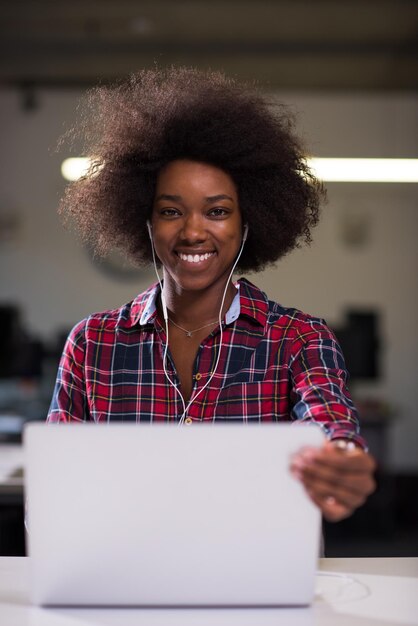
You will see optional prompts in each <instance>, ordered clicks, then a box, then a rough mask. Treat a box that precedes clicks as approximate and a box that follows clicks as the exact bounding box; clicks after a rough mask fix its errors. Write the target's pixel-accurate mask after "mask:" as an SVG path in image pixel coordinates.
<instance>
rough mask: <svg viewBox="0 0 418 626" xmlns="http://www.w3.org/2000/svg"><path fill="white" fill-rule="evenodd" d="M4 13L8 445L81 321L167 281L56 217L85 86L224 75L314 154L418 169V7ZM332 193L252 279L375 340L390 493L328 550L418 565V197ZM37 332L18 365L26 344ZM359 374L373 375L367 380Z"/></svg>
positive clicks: (365, 387) (411, 190) (377, 441)
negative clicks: (288, 117) (165, 74)
mask: <svg viewBox="0 0 418 626" xmlns="http://www.w3.org/2000/svg"><path fill="white" fill-rule="evenodd" d="M1 14H2V18H0V35H1V37H0V40H1V42H0V50H1V55H2V57H3V63H2V64H1V68H0V125H1V133H0V137H1V141H0V158H1V164H2V166H1V168H0V285H1V296H0V309H1V315H2V317H1V322H2V323H1V324H0V326H1V327H2V329H3V330H2V345H3V352H2V356H1V358H0V374H1V378H0V432H2V433H3V439H5V440H6V439H7V440H9V439H13V438H15V439H16V438H17V439H18V437H19V433H18V430H19V426H16V424H17V422H16V420H14V419H13V418H16V417H18V418H22V419H43V417H44V416H45V412H46V409H47V406H48V401H49V398H50V393H51V390H52V385H53V379H54V375H55V369H56V366H57V358H58V354H59V351H60V349H61V348H62V341H63V337H64V336H65V334H66V333H67V332H68V330H69V329H70V328H71V326H72V325H73V324H74V323H75V322H77V321H78V320H79V319H81V318H82V317H84V316H85V315H87V314H88V313H90V312H92V311H97V310H101V309H104V308H112V307H117V306H119V305H120V304H122V303H123V302H125V301H127V300H130V299H132V298H133V297H134V296H135V295H136V294H137V293H138V292H139V291H141V290H142V289H143V288H144V287H146V286H147V285H148V284H149V283H150V282H151V281H153V280H154V277H153V273H152V271H147V270H145V271H144V270H143V271H138V272H137V271H134V270H132V268H127V267H121V266H122V265H123V263H122V261H121V260H120V259H119V258H116V259H115V258H114V259H113V262H108V263H100V262H98V260H97V259H96V260H94V259H92V258H91V255H90V254H89V252H88V250H86V249H84V248H83V246H82V245H81V244H80V243H79V242H78V241H77V238H76V237H75V235H74V234H73V233H71V232H69V231H66V230H64V229H63V227H62V225H61V223H60V220H59V218H58V216H57V213H56V208H57V203H58V199H59V197H60V195H61V194H62V191H63V188H64V185H65V181H64V179H63V177H62V175H61V171H60V166H61V162H62V160H63V159H64V158H66V157H68V156H78V155H79V154H80V153H79V152H78V150H81V146H80V147H77V146H75V147H74V152H73V154H69V153H68V152H65V151H64V152H63V151H61V152H56V151H55V146H56V143H57V140H58V137H59V136H60V135H61V134H62V132H63V130H64V129H65V127H66V126H67V125H68V124H70V123H71V121H72V120H73V119H74V115H75V109H76V106H77V103H78V101H79V99H80V97H81V96H82V95H83V93H84V92H85V89H86V88H87V87H89V86H91V85H93V84H97V83H98V82H99V81H100V82H107V81H111V80H114V79H116V78H118V77H120V76H125V75H126V74H127V73H129V72H130V71H134V70H137V69H139V68H142V67H151V66H153V64H154V62H157V63H158V64H159V65H161V66H164V65H170V64H185V65H194V66H198V67H201V68H206V67H211V68H213V69H222V70H224V71H226V72H227V73H229V74H231V75H233V76H237V77H238V78H242V79H244V80H249V81H254V80H255V81H257V82H258V84H259V85H260V86H261V87H262V88H263V89H265V90H266V91H267V92H268V93H269V94H271V96H272V97H273V98H274V99H277V100H278V101H280V102H283V103H285V104H287V105H289V106H290V107H291V109H292V110H293V111H294V112H295V113H296V119H297V127H298V129H299V134H300V135H301V136H302V138H303V140H304V142H305V145H306V148H307V152H308V153H309V154H312V155H315V156H318V157H382V158H389V157H391V158H416V157H417V156H418V155H417V152H418V115H417V104H418V41H417V32H418V29H417V26H418V3H417V2H414V1H412V0H411V1H409V0H396V1H386V0H381V1H379V2H377V1H371V0H365V1H356V0H351V2H344V1H338V2H331V1H322V0H319V1H318V2H315V3H311V2H308V0H293V1H288V2H280V1H277V2H274V1H266V0H264V1H260V2H250V1H247V2H244V1H242V0H236V1H235V0H230V1H223V2H218V1H216V0H212V1H211V2H208V1H197V2H185V1H177V0H176V1H174V2H167V1H162V0H157V1H155V2H135V1H127V0H125V1H122V0H121V1H119V2H118V1H116V0H114V1H110V0H109V1H106V0H102V1H91V0H85V1H84V2H77V1H76V2H72V3H71V5H67V4H66V3H64V2H48V1H46V0H39V1H38V2H34V1H32V2H30V1H28V0H22V1H21V2H16V3H14V4H12V3H5V2H2V3H1ZM327 189H328V203H327V204H326V205H325V206H324V208H323V212H322V220H321V223H320V225H319V226H318V227H317V229H316V230H315V232H314V242H313V244H312V245H311V247H310V248H303V249H300V250H297V251H295V252H293V253H292V254H291V255H289V256H288V257H286V258H285V259H284V260H283V261H281V262H280V263H279V264H278V265H277V267H276V268H270V269H268V270H266V271H265V272H263V273H262V274H259V275H249V276H248V277H249V278H250V280H253V281H254V282H256V283H257V284H258V285H260V286H261V287H262V288H264V289H265V291H267V293H268V294H269V296H270V297H271V298H273V299H275V300H278V301H279V302H281V303H282V304H285V305H292V306H297V307H298V308H301V309H302V310H305V311H307V312H309V313H312V314H315V315H319V316H321V317H324V318H325V319H326V320H327V321H328V323H329V324H330V325H331V326H332V327H333V328H334V329H335V330H336V332H337V334H339V335H340V337H341V339H342V343H343V344H344V343H347V342H348V344H347V345H348V348H347V349H348V350H350V346H352V345H354V344H353V342H360V347H359V348H358V349H357V350H356V353H355V354H354V355H352V358H353V361H352V363H353V369H354V371H353V379H352V392H353V395H354V396H355V398H356V399H357V401H358V403H359V407H360V412H361V414H362V416H363V419H364V423H365V431H366V436H368V437H369V440H370V446H371V449H372V451H373V452H374V453H375V454H376V456H377V457H378V460H379V472H380V474H379V476H380V483H379V490H378V493H377V494H376V495H375V496H374V498H373V501H372V503H371V505H370V507H371V508H370V511H369V515H367V510H366V511H365V512H360V514H359V515H358V516H357V518H355V519H354V520H351V521H350V522H347V524H346V525H344V524H342V525H340V526H339V529H335V528H331V529H330V530H329V537H330V539H329V542H330V543H329V545H331V547H332V546H335V550H336V554H337V553H338V554H340V555H343V554H346V553H347V551H348V552H349V554H346V555H350V554H353V555H355V554H356V553H359V554H364V555H367V554H369V553H371V552H373V550H374V551H375V552H376V553H378V552H379V551H380V552H379V553H381V554H386V555H390V554H393V555H395V554H399V555H401V554H402V555H404V554H405V555H406V554H409V555H413V554H414V555H417V554H418V541H417V536H416V534H415V531H416V528H417V526H418V505H417V501H418V498H417V480H418V479H417V476H418V411H417V402H416V386H417V383H416V381H417V372H418V333H417V327H418V314H417V308H418V307H417V305H418V302H417V287H416V283H417V270H418V246H417V235H418V206H417V199H418V193H417V190H418V186H417V184H376V183H328V184H327ZM359 319H360V321H361V320H362V321H363V323H364V324H363V331H362V332H363V335H361V334H360V336H359V335H358V334H356V330H355V328H354V326H355V321H356V320H357V321H358V320H359ZM364 329H366V330H364ZM367 329H368V330H367ZM23 332H24V334H25V341H21V342H20V346H19V354H16V349H15V348H13V346H12V343H11V336H12V335H13V333H17V334H19V335H20V337H21V338H22V336H23V335H22V333H23ZM364 333H365V334H364ZM359 337H360V339H359ZM8 345H9V346H12V347H11V348H10V350H12V353H10V352H7V350H5V346H6V347H7V346H8ZM356 345H357V343H356ZM362 350H363V352H362ZM12 361H13V366H11V362H12ZM359 362H360V365H361V364H364V363H366V362H368V363H369V366H368V367H366V368H365V369H364V371H361V366H360V368H359ZM2 510H3V509H2V505H1V503H0V551H1V550H3V553H4V551H5V550H7V546H6V548H5V547H4V546H5V545H6V544H7V545H11V543H13V541H15V538H14V535H13V532H14V530H13V529H16V528H17V527H18V525H19V524H20V522H19V519H20V518H19V515H21V513H20V512H19V511H17V513H16V516H17V517H14V518H13V521H12V522H11V526H12V527H13V528H12V530H10V528H9V529H6V530H4V528H5V527H4V525H3V540H2V534H1V533H2V530H1V528H2V526H1V519H2V518H1V516H2ZM9 519H11V518H9ZM374 530H377V534H378V535H379V533H380V539H379V537H378V539H379V542H380V543H379V546H377V544H376V532H374ZM8 533H9V534H8ZM354 540H356V541H354ZM333 542H334V543H333ZM373 542H375V543H373ZM347 546H348V547H347ZM373 546H375V547H373ZM333 549H334V548H333ZM344 550H345V551H346V552H344ZM350 551H351V552H350ZM356 551H357V552H356Z"/></svg>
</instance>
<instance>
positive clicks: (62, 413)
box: [47, 320, 91, 422]
mask: <svg viewBox="0 0 418 626" xmlns="http://www.w3.org/2000/svg"><path fill="white" fill-rule="evenodd" d="M85 327H86V320H83V321H82V322H79V323H78V324H77V325H76V326H75V327H74V328H73V330H72V331H71V332H70V334H69V336H68V339H67V341H66V343H65V346H64V351H63V353H62V356H61V360H60V364H59V367H58V374H57V380H56V383H55V388H54V393H53V396H52V401H51V406H50V408H49V412H48V417H47V422H84V421H88V420H90V419H91V417H90V412H89V409H88V403H87V394H86V384H85V375H84V361H85V346H86V340H85Z"/></svg>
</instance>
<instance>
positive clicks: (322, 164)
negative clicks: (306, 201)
mask: <svg viewBox="0 0 418 626" xmlns="http://www.w3.org/2000/svg"><path fill="white" fill-rule="evenodd" d="M308 164H309V167H310V168H311V170H312V173H313V174H315V176H317V178H319V179H320V180H323V181H328V182H341V183H342V182H347V183H418V159H318V158H311V159H308Z"/></svg>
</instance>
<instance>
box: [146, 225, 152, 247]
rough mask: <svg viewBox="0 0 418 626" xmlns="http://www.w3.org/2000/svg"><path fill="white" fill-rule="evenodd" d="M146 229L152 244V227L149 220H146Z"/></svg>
mask: <svg viewBox="0 0 418 626" xmlns="http://www.w3.org/2000/svg"><path fill="white" fill-rule="evenodd" d="M147 229H148V235H149V238H150V239H151V242H152V226H151V222H150V221H149V220H147Z"/></svg>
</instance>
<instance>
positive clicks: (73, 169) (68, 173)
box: [61, 157, 91, 181]
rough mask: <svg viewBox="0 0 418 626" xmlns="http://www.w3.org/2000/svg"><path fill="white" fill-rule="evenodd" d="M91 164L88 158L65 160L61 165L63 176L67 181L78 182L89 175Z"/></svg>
mask: <svg viewBox="0 0 418 626" xmlns="http://www.w3.org/2000/svg"><path fill="white" fill-rule="evenodd" d="M90 164H91V159H89V158H88V157H77V158H71V159H65V160H64V161H63V162H62V164H61V174H62V175H63V177H64V178H65V180H71V181H74V180H78V179H79V178H81V177H82V176H84V174H86V173H87V171H88V169H89V167H90Z"/></svg>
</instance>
